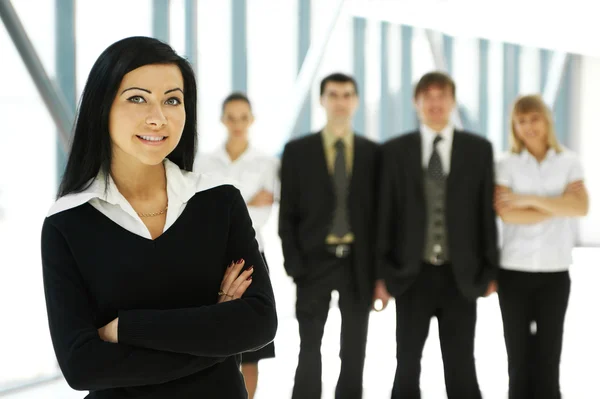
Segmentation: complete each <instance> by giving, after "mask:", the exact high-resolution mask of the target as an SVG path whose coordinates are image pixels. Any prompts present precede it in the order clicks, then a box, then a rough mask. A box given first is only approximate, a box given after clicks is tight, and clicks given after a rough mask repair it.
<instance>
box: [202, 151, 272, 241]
mask: <svg viewBox="0 0 600 399" xmlns="http://www.w3.org/2000/svg"><path fill="white" fill-rule="evenodd" d="M194 164H195V165H196V166H195V167H194V170H197V171H199V172H201V173H207V174H210V175H216V176H221V177H223V178H226V179H228V180H231V181H235V182H236V183H235V185H236V187H237V188H238V189H239V190H240V192H241V193H242V197H243V198H244V201H246V203H248V202H250V201H251V200H252V198H253V197H254V196H255V195H256V194H257V193H258V192H259V191H261V190H266V191H268V192H270V193H273V196H274V198H275V200H277V198H278V197H279V194H278V193H279V179H278V178H277V176H278V171H279V161H278V160H277V159H276V158H275V157H271V156H268V155H265V154H263V153H261V152H260V151H258V150H257V149H255V148H253V147H252V146H249V147H248V148H247V149H246V151H244V152H243V153H242V155H240V157H239V158H238V159H236V160H235V161H232V160H231V158H230V157H229V154H228V153H227V151H226V149H225V146H224V145H223V146H221V147H219V148H218V149H217V150H216V151H214V152H212V153H209V154H201V155H199V156H198V158H197V159H196V162H195V163H194ZM271 208H272V206H270V205H269V206H261V207H257V206H248V212H249V213H250V218H251V219H252V225H253V227H254V230H255V231H256V241H258V246H259V248H260V250H261V251H263V250H264V240H263V237H262V233H261V229H262V228H263V226H264V225H265V224H266V223H267V221H268V220H269V217H270V215H271Z"/></svg>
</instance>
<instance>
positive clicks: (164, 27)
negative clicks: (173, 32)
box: [152, 0, 169, 43]
mask: <svg viewBox="0 0 600 399" xmlns="http://www.w3.org/2000/svg"><path fill="white" fill-rule="evenodd" d="M152 36H154V37H155V38H157V39H158V40H160V41H163V42H165V43H168V42H169V0H153V1H152Z"/></svg>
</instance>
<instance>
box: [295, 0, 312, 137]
mask: <svg viewBox="0 0 600 399" xmlns="http://www.w3.org/2000/svg"><path fill="white" fill-rule="evenodd" d="M310 1H311V0H298V57H297V59H298V73H300V70H301V69H302V64H303V63H304V60H305V59H306V54H307V53H308V49H309V48H310V24H311V14H310V13H311V8H310ZM311 109H312V96H311V95H310V90H309V92H308V94H307V96H306V99H305V101H304V105H303V106H302V109H301V110H300V115H299V116H298V121H297V122H296V129H295V130H294V136H300V135H304V134H307V133H309V132H310V131H311V128H312V122H311Z"/></svg>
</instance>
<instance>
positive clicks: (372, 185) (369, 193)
mask: <svg viewBox="0 0 600 399" xmlns="http://www.w3.org/2000/svg"><path fill="white" fill-rule="evenodd" d="M322 140H323V139H322V137H321V133H320V132H319V133H315V134H310V135H308V136H305V137H302V138H298V139H295V140H292V141H290V142H289V143H288V144H286V146H285V148H284V151H283V156H282V160H281V199H280V208H279V236H280V237H281V244H282V248H283V256H284V259H285V260H284V266H285V269H286V272H287V274H288V275H289V276H291V277H293V278H294V280H296V281H298V280H301V279H302V278H303V277H306V276H308V275H309V274H310V273H311V267H312V266H313V265H311V264H309V262H308V259H310V258H315V257H319V256H322V254H323V253H324V251H325V238H326V237H327V235H328V233H329V230H330V227H331V223H332V220H333V212H334V207H335V193H334V189H333V181H332V176H331V175H330V174H329V171H328V169H327V161H326V158H325V151H324V149H323V141H322ZM378 171H379V168H378V145H377V144H376V143H374V142H372V141H370V140H368V139H366V138H364V137H362V136H359V135H355V136H354V161H353V168H352V175H351V177H350V179H351V180H350V188H349V195H348V202H349V203H348V209H349V213H350V224H351V227H352V232H353V233H354V238H355V241H354V246H353V252H352V264H353V271H354V276H355V278H356V280H355V281H356V282H357V289H358V291H359V292H358V295H360V297H364V299H368V300H370V299H371V297H372V293H373V286H374V276H375V236H376V225H377V220H376V216H375V207H376V197H377V175H378Z"/></svg>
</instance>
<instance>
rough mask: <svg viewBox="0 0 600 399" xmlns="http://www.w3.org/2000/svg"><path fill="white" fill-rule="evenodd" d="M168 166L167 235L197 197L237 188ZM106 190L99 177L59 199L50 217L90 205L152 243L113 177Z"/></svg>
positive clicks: (217, 179) (165, 162)
mask: <svg viewBox="0 0 600 399" xmlns="http://www.w3.org/2000/svg"><path fill="white" fill-rule="evenodd" d="M164 165H165V172H166V173H165V175H166V178H167V198H168V201H169V209H168V210H167V218H166V222H165V227H164V229H163V232H164V231H167V229H168V228H169V227H171V226H172V225H173V223H175V221H176V220H177V219H178V218H179V216H180V215H181V213H182V212H183V210H184V209H185V206H186V205H187V202H188V201H189V200H190V198H192V197H193V196H194V194H196V193H197V192H200V191H204V190H208V189H211V188H213V187H217V186H222V185H224V184H232V185H233V184H234V183H235V182H233V181H227V180H226V179H223V178H222V177H217V176H209V175H202V174H198V173H192V172H186V171H182V170H181V169H179V166H177V165H176V164H174V163H173V162H171V161H169V160H168V159H165V161H164ZM104 186H105V184H104V178H103V177H102V176H98V177H96V179H94V181H93V182H92V184H91V185H90V186H89V187H88V188H87V189H86V190H84V191H82V192H80V193H74V194H69V195H66V196H64V197H61V198H59V199H58V200H57V201H56V202H55V203H54V205H53V206H52V207H51V208H50V211H49V212H48V216H51V215H54V214H56V213H59V212H63V211H66V210H68V209H71V208H75V207H77V206H80V205H83V204H85V203H87V202H89V203H90V205H92V206H93V207H94V208H96V209H97V210H98V211H100V212H101V213H102V214H104V215H105V216H107V217H108V218H109V219H111V220H112V221H113V222H115V223H116V224H118V225H119V226H121V227H123V228H124V229H126V230H128V231H130V232H132V233H134V234H137V235H139V236H141V237H144V238H147V239H149V240H151V239H152V235H151V234H150V231H149V230H148V228H147V227H146V225H145V224H144V221H143V220H142V219H141V218H140V217H139V216H138V214H137V212H136V211H135V210H134V209H133V207H132V206H131V204H130V203H129V202H128V201H127V200H126V199H125V197H124V196H123V195H122V194H121V193H120V192H119V190H118V188H117V186H116V185H115V182H114V180H113V179H112V177H109V184H108V190H106V191H105V189H104V188H105V187H104Z"/></svg>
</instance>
